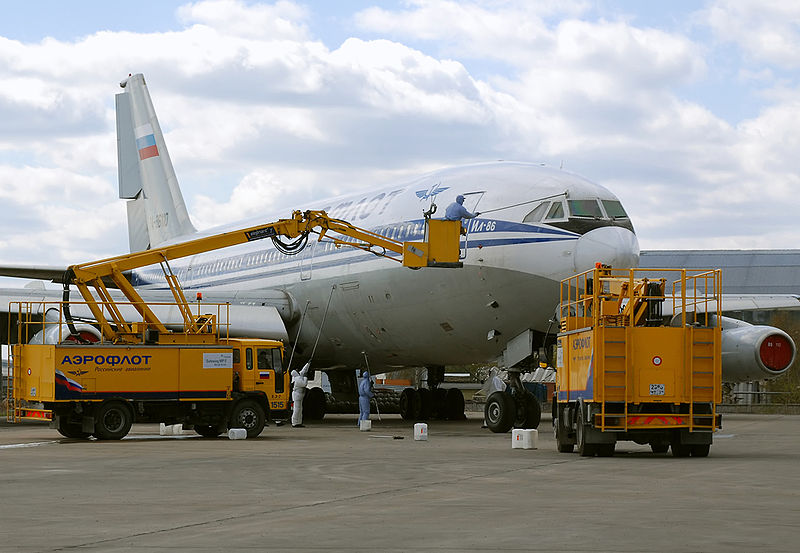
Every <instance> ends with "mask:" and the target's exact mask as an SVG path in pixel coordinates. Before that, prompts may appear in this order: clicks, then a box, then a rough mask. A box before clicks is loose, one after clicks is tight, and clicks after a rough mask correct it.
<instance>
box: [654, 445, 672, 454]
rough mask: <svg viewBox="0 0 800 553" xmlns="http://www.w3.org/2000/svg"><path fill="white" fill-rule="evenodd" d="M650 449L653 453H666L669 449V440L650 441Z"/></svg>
mask: <svg viewBox="0 0 800 553" xmlns="http://www.w3.org/2000/svg"><path fill="white" fill-rule="evenodd" d="M650 449H652V450H653V453H658V454H661V453H666V452H667V450H668V449H669V442H650Z"/></svg>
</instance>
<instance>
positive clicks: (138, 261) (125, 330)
mask: <svg viewBox="0 0 800 553" xmlns="http://www.w3.org/2000/svg"><path fill="white" fill-rule="evenodd" d="M425 223H426V228H425V240H424V241H423V242H398V241H397V240H393V239H391V238H388V237H386V236H383V235H380V234H377V233H375V232H371V231H369V230H366V229H362V228H359V227H356V226H354V225H351V224H350V223H348V222H346V221H343V220H341V219H333V218H331V217H329V216H328V214H327V213H325V212H324V211H310V210H309V211H305V212H301V211H294V212H293V213H292V218H291V219H279V220H278V221H275V222H272V223H267V224H263V225H256V226H252V227H248V228H244V229H240V230H235V231H230V232H223V233H220V234H215V235H212V236H206V237H203V238H197V239H195V240H189V241H187V242H181V243H177V244H169V245H166V246H161V247H158V248H154V249H151V250H145V251H141V252H132V253H128V254H124V255H119V256H116V257H110V258H108V259H101V260H99V261H91V262H88V263H82V264H78V265H72V266H71V267H69V269H67V273H66V274H65V278H64V286H65V304H66V302H67V298H68V285H69V284H74V285H75V286H76V287H77V288H78V290H79V291H80V293H81V296H83V298H84V300H85V301H86V302H87V304H88V307H89V309H90V310H91V311H92V314H93V315H94V317H95V319H96V320H97V322H98V323H99V324H100V326H101V327H102V330H103V334H104V336H106V337H108V338H110V339H112V340H118V339H123V340H124V336H126V335H132V334H135V333H134V331H133V329H132V328H131V327H130V325H129V324H128V323H127V322H126V321H125V320H124V319H123V318H122V315H121V313H120V310H119V308H118V306H117V305H116V304H115V303H114V301H113V299H112V297H111V294H110V293H109V291H108V289H107V287H106V284H105V282H104V280H109V279H110V280H111V281H112V282H114V284H116V286H117V287H119V289H120V290H121V291H122V293H123V294H124V295H125V297H126V298H127V299H128V300H129V301H130V303H131V304H132V305H133V306H134V307H135V308H136V309H137V311H138V312H139V314H140V315H141V317H142V320H143V321H144V322H145V323H146V324H147V325H149V326H150V327H152V328H155V329H157V330H158V331H159V332H168V330H167V328H166V327H165V326H164V324H163V323H162V322H161V321H160V320H159V319H158V317H157V316H156V315H155V314H154V313H153V311H152V310H151V309H150V308H149V307H148V306H147V304H146V303H145V302H144V301H143V300H142V297H141V296H140V295H139V293H138V292H137V291H136V289H135V288H134V287H133V286H132V285H131V283H130V282H129V281H128V279H127V278H125V275H124V273H125V272H126V271H131V270H133V269H138V268H140V267H146V266H148V265H154V264H156V263H158V264H161V266H162V269H163V270H164V274H165V276H166V279H167V284H168V285H169V287H170V290H171V291H172V294H173V296H174V298H175V303H176V304H177V305H178V306H179V308H180V310H181V312H182V314H183V318H184V326H185V329H186V331H187V332H197V331H198V329H199V326H198V322H197V321H196V320H195V318H194V317H193V316H192V314H191V311H190V310H189V304H188V302H187V301H186V297H185V296H184V294H183V290H182V288H181V286H180V283H179V282H178V278H177V276H175V275H174V274H173V273H172V271H171V269H170V268H169V262H170V261H171V260H174V259H180V258H182V257H188V256H191V255H196V254H199V253H205V252H210V251H214V250H218V249H221V248H226V247H228V246H235V245H237V244H243V243H245V242H252V241H255V240H262V239H264V238H271V239H272V240H273V243H274V244H275V246H276V248H278V250H279V251H282V252H283V253H286V254H294V253H299V252H300V251H301V250H302V249H303V247H304V246H305V244H306V241H307V239H308V236H309V234H310V233H312V232H314V233H317V234H319V240H322V239H323V238H324V237H325V236H326V234H327V233H328V232H333V233H337V234H340V235H342V236H346V237H347V238H348V240H344V239H341V238H337V237H329V238H330V239H331V240H332V241H333V242H334V243H335V244H337V245H339V246H348V247H355V248H359V249H362V250H365V251H369V252H371V253H374V254H376V255H380V256H383V257H387V258H388V259H393V260H395V261H398V262H401V263H402V264H403V265H404V266H406V267H412V268H419V267H460V266H461V263H460V262H459V239H460V233H461V222H460V221H441V220H435V219H426V220H425ZM281 237H283V238H288V239H291V240H295V239H296V241H295V242H294V243H290V244H285V243H283V242H282V241H281ZM374 248H378V249H377V250H376V249H374ZM388 252H393V253H396V254H400V256H399V257H391V256H389V255H388ZM90 286H91V287H93V288H94V289H95V290H96V292H97V296H98V298H99V301H98V300H97V299H95V297H94V296H93V295H92V293H91V291H90V289H89V287H90ZM104 307H105V308H106V309H105V310H104V309H103V308H104ZM67 309H68V306H67ZM106 312H107V313H108V316H109V317H110V318H111V319H112V320H113V324H114V325H115V326H116V327H117V330H114V328H113V326H112V324H111V323H110V322H109V321H108V317H107V316H106Z"/></svg>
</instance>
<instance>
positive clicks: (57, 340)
mask: <svg viewBox="0 0 800 553" xmlns="http://www.w3.org/2000/svg"><path fill="white" fill-rule="evenodd" d="M44 319H45V327H44V328H43V329H42V330H40V331H39V332H37V333H36V334H34V335H33V337H32V338H31V339H30V341H29V342H28V343H30V344H69V343H70V342H81V343H85V342H99V341H100V339H101V337H102V336H101V334H100V331H99V330H97V329H96V328H95V327H93V326H92V325H90V324H85V323H75V324H74V325H73V329H74V332H73V330H70V328H69V325H67V324H66V323H61V324H59V323H58V312H57V311H56V310H55V309H48V310H47V312H46V313H45V315H44Z"/></svg>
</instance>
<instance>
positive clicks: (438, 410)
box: [400, 366, 467, 421]
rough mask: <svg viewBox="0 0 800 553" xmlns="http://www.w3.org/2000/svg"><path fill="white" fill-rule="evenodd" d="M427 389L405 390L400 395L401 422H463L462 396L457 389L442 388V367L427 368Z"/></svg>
mask: <svg viewBox="0 0 800 553" xmlns="http://www.w3.org/2000/svg"><path fill="white" fill-rule="evenodd" d="M427 372H428V387H427V388H418V389H414V388H406V389H405V390H403V392H402V393H401V394H400V416H401V417H403V420H407V421H417V420H430V419H439V420H463V419H465V418H467V417H466V415H464V394H463V393H462V392H461V390H459V389H458V388H442V387H441V383H442V382H443V381H444V367H442V366H435V367H427Z"/></svg>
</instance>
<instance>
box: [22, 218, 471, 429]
mask: <svg viewBox="0 0 800 553" xmlns="http://www.w3.org/2000/svg"><path fill="white" fill-rule="evenodd" d="M460 230H461V222H460V221H442V220H433V219H430V217H429V215H426V217H425V235H424V240H423V241H422V242H399V241H396V240H393V239H390V238H388V237H385V236H382V235H380V234H377V233H375V232H372V231H369V230H366V229H362V228H358V227H355V226H353V225H351V224H350V223H347V222H346V221H342V220H340V219H334V218H331V217H329V216H328V215H327V213H325V212H324V211H305V212H300V211H294V212H293V213H292V217H291V218H289V219H280V220H278V221H275V222H271V223H265V224H263V225H257V226H254V227H249V228H245V229H241V230H237V231H231V232H225V233H221V234H216V235H212V236H206V237H201V238H198V239H195V240H190V241H187V242H182V243H176V244H170V245H167V246H163V247H158V248H153V249H151V250H146V251H141V252H133V253H129V254H125V255H121V256H117V257H113V258H109V259H103V260H100V261H94V262H89V263H83V264H80V265H73V266H71V267H70V268H69V269H68V270H67V271H66V273H65V275H64V298H63V301H61V302H57V303H51V304H46V303H43V302H22V303H13V304H12V305H11V308H10V309H9V312H10V313H13V314H15V315H16V317H17V319H18V321H19V323H18V324H17V326H16V329H13V330H12V329H11V327H9V328H10V331H9V334H10V336H9V342H8V343H9V344H14V345H13V347H12V349H11V358H10V360H11V374H12V375H13V376H12V377H10V378H11V380H12V382H10V383H9V384H10V385H9V389H10V390H12V393H13V395H12V397H11V400H12V407H11V415H10V419H11V420H12V421H17V420H23V419H48V418H49V419H51V424H52V426H53V427H55V428H56V429H57V430H58V431H59V432H60V433H61V434H63V435H64V436H67V437H70V438H87V437H89V436H90V435H93V436H95V437H96V438H98V439H120V438H122V437H124V436H125V435H126V434H127V433H128V431H129V430H130V428H131V424H132V423H133V422H164V423H169V424H175V423H182V424H184V425H188V426H194V429H195V430H196V431H197V432H198V434H201V435H203V436H216V435H218V434H220V433H221V432H223V431H225V430H226V429H228V428H245V429H246V430H247V435H248V437H254V436H257V435H258V434H260V433H261V431H262V430H263V428H264V425H265V421H266V420H267V419H268V418H269V416H270V415H273V416H275V415H277V416H281V417H286V416H287V414H288V408H289V404H290V402H289V392H290V390H289V388H290V387H289V375H288V374H287V372H288V371H287V369H288V367H286V366H285V365H284V363H283V344H282V343H281V342H279V341H272V340H263V339H256V338H239V337H231V336H230V333H229V328H230V306H229V305H227V304H208V303H204V304H202V308H203V311H202V312H201V311H200V304H199V303H198V305H197V313H193V311H192V308H193V306H192V304H190V303H189V302H188V301H187V300H186V297H185V295H184V293H183V289H182V288H181V286H180V283H179V282H178V277H177V276H176V275H175V274H174V272H173V271H172V269H171V267H170V265H169V262H170V261H171V260H174V259H180V258H183V257H188V256H192V255H196V254H200V253H204V252H209V251H213V250H218V249H220V248H224V247H228V246H233V245H237V244H243V243H246V242H251V241H254V240H262V239H266V238H270V239H271V240H272V241H273V244H274V246H275V248H276V249H277V250H278V251H280V252H282V253H284V254H286V255H294V254H297V253H299V252H300V251H302V250H303V248H304V247H305V246H306V244H307V242H308V238H309V236H310V235H311V234H312V233H314V234H317V235H318V237H319V240H322V239H323V238H325V239H327V240H329V241H331V242H333V243H334V244H335V245H336V246H337V247H338V246H344V247H353V248H357V249H361V250H364V251H369V252H371V253H373V254H375V255H378V256H381V257H386V258H387V259H390V260H394V261H397V262H399V263H401V264H402V265H403V266H404V267H409V268H412V269H420V268H423V267H448V268H457V267H461V266H462V263H461V261H459V240H460ZM336 235H340V236H341V237H337V236H336ZM284 239H290V240H292V241H291V242H285V241H284ZM155 264H158V265H160V266H161V269H162V271H163V273H164V279H165V282H166V284H167V285H168V287H169V289H170V291H171V292H172V296H173V298H174V302H172V303H169V304H158V303H153V302H145V301H144V300H143V299H142V297H141V296H140V295H139V293H138V292H137V290H136V289H135V288H134V287H133V286H132V285H131V283H130V282H129V280H128V278H127V277H126V275H125V273H126V272H128V271H131V270H134V269H137V268H141V267H145V266H149V265H155ZM70 286H74V287H76V288H77V290H78V292H80V294H81V296H82V297H83V300H84V301H83V302H75V301H70V299H69V295H70V290H71V289H70ZM109 286H115V287H116V288H118V289H119V290H120V292H121V293H122V294H123V295H124V296H125V298H126V299H127V300H128V301H127V302H124V301H118V300H117V299H116V298H115V297H114V295H112V294H111V292H110V290H109ZM92 289H93V290H92ZM77 313H80V314H81V315H80V317H82V320H81V322H78V315H76V314H77ZM165 314H174V315H170V316H173V317H175V318H177V320H172V321H165V320H162V319H164V317H165ZM38 404H41V405H43V407H44V408H43V409H42V408H37V407H36V406H37V405H38Z"/></svg>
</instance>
